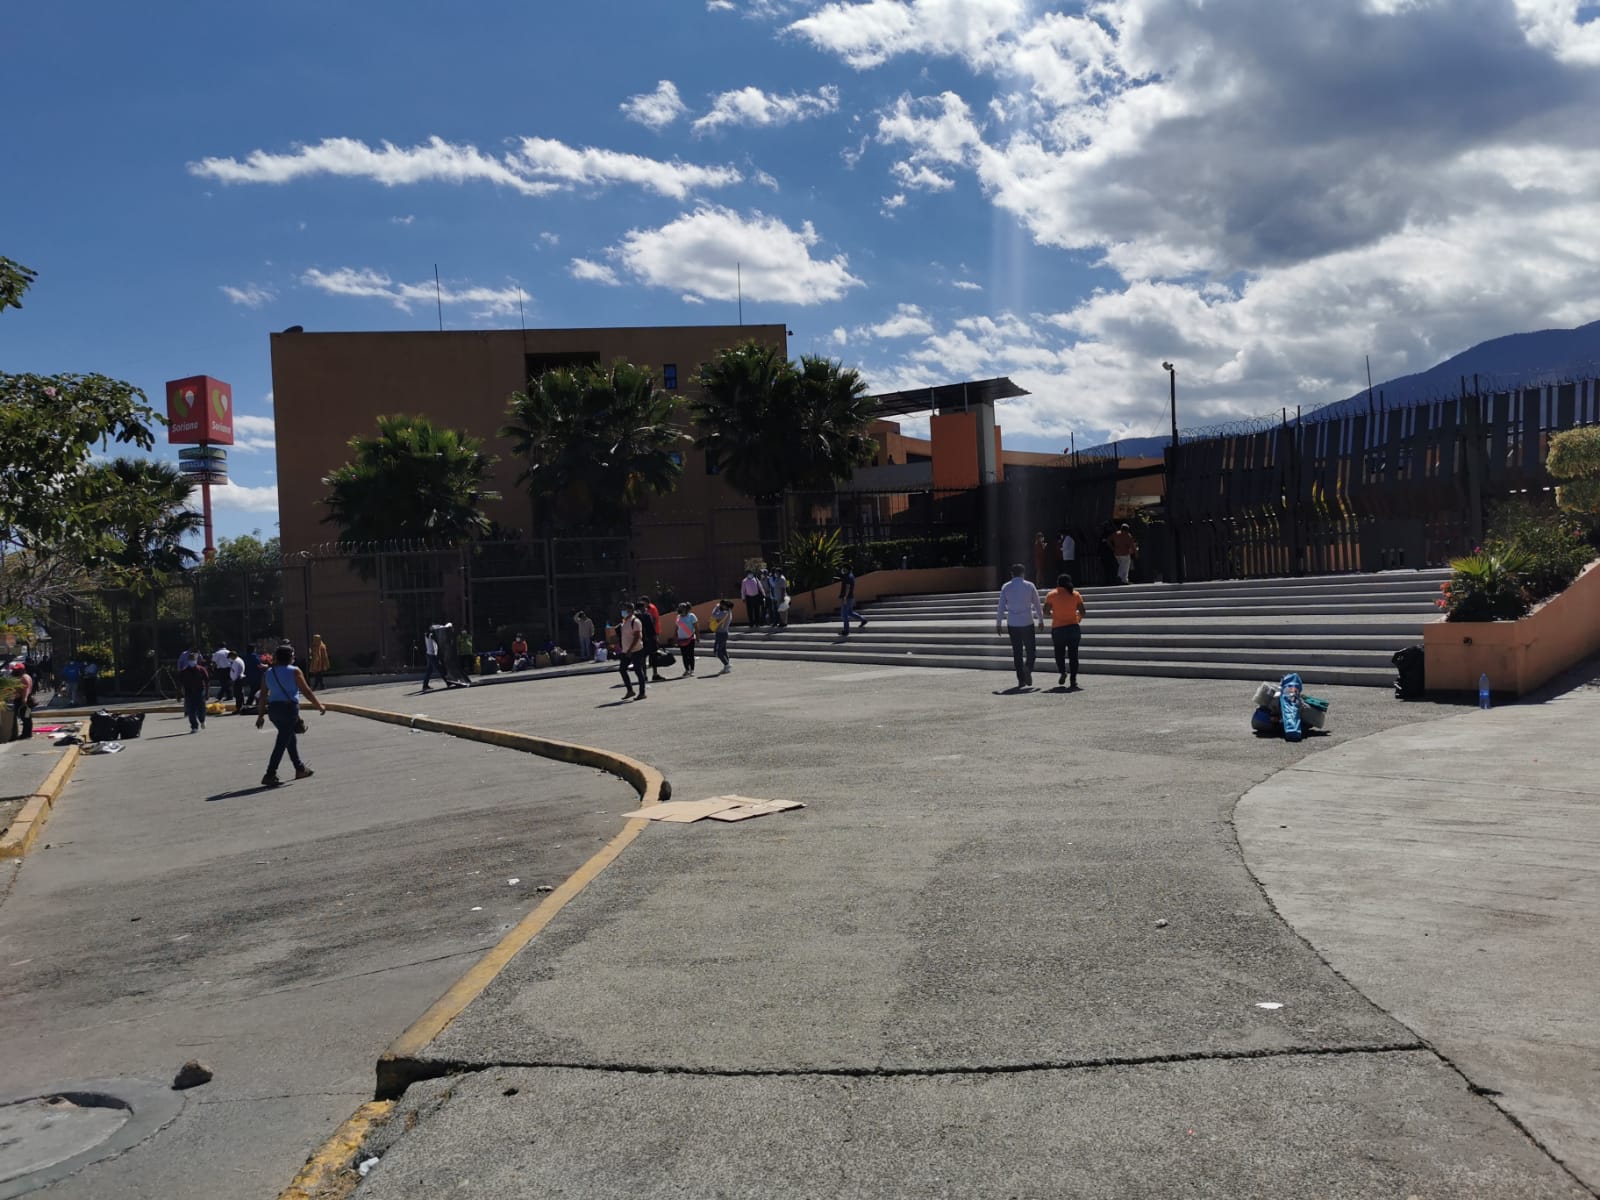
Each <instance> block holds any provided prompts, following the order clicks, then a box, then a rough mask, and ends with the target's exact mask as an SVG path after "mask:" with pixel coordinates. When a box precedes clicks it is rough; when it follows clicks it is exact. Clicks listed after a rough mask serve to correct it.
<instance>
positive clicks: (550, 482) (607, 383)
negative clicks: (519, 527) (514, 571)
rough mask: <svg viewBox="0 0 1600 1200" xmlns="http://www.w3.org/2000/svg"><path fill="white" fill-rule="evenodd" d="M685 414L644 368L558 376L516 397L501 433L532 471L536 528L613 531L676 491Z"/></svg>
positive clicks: (522, 479) (622, 365) (527, 478)
mask: <svg viewBox="0 0 1600 1200" xmlns="http://www.w3.org/2000/svg"><path fill="white" fill-rule="evenodd" d="M677 416H678V405H677V402H676V400H675V399H674V398H673V396H672V394H671V393H670V392H666V391H663V390H662V389H661V388H659V387H657V386H656V383H655V379H654V377H653V376H652V375H651V374H650V372H649V371H648V370H646V369H645V368H643V367H639V366H635V365H634V364H633V363H630V362H623V361H620V360H619V361H617V362H615V363H613V364H612V365H611V366H610V367H600V366H583V367H573V368H557V369H555V370H551V371H546V372H545V373H544V374H542V375H540V376H538V377H537V378H535V379H532V380H530V381H529V384H528V390H527V391H526V392H518V393H516V394H515V395H513V396H512V397H511V400H510V403H509V404H508V406H507V417H508V418H509V419H508V420H507V423H506V425H505V427H504V428H503V429H502V430H501V431H500V434H501V436H502V437H504V438H507V439H509V440H510V442H511V446H512V450H513V451H514V452H515V453H516V455H517V456H518V457H519V458H521V459H523V460H524V461H525V462H526V463H527V466H526V468H525V469H524V470H523V471H522V473H521V474H520V475H519V476H518V477H517V482H518V483H519V484H522V485H524V486H526V487H527V489H528V495H529V498H530V499H531V500H532V502H533V508H534V528H536V529H539V530H541V531H546V532H548V531H549V530H552V529H555V528H557V527H573V526H593V525H596V524H600V525H605V524H608V523H613V522H617V521H619V520H622V519H625V518H626V516H627V514H628V513H629V512H630V511H632V510H633V509H635V508H637V507H638V506H639V505H640V504H643V503H644V502H645V501H646V500H648V499H649V498H650V497H651V496H659V495H664V494H665V493H667V492H670V491H671V490H672V489H673V488H674V487H676V486H677V483H678V478H679V476H680V475H682V473H683V454H682V447H683V446H684V445H685V444H686V443H687V442H688V440H689V436H688V435H687V434H685V433H683V432H681V431H680V430H678V429H676V428H674V425H673V421H674V418H675V417H677Z"/></svg>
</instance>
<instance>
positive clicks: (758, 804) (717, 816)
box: [634, 796, 805, 825]
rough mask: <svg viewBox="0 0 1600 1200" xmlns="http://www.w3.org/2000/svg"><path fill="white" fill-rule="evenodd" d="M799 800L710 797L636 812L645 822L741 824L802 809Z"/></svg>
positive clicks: (679, 801) (673, 801) (656, 806)
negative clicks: (709, 819)
mask: <svg viewBox="0 0 1600 1200" xmlns="http://www.w3.org/2000/svg"><path fill="white" fill-rule="evenodd" d="M804 807H805V805H804V804H801V803H800V802H799V801H798V800H758V799H756V798H754V797H752V796H712V797H711V798H710V799H709V800H669V801H667V802H666V803H665V804H657V805H655V806H654V807H653V808H650V809H647V810H645V811H644V812H640V813H635V814H634V815H635V816H639V817H643V818H645V820H647V821H668V822H671V823H672V824H676V825H687V824H690V823H691V822H694V821H701V820H704V819H705V818H707V817H710V818H711V819H712V820H716V821H744V820H748V819H749V818H751V817H764V816H766V815H767V814H768V813H776V812H785V811H787V810H788V809H791V808H804Z"/></svg>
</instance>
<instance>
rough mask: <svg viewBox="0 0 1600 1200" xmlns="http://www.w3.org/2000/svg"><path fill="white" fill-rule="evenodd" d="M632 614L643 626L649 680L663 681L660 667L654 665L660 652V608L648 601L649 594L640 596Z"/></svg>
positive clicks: (653, 681) (654, 681)
mask: <svg viewBox="0 0 1600 1200" xmlns="http://www.w3.org/2000/svg"><path fill="white" fill-rule="evenodd" d="M634 615H635V616H637V617H638V618H639V624H640V625H642V626H643V627H644V656H645V659H646V661H647V662H648V664H649V666H650V682H651V683H665V682H666V680H665V679H664V678H662V675H661V668H660V667H658V666H656V658H657V656H658V655H660V653H661V610H660V609H659V608H657V607H656V606H655V605H654V604H652V603H651V602H650V597H649V596H640V597H639V604H638V606H637V607H636V608H635V609H634Z"/></svg>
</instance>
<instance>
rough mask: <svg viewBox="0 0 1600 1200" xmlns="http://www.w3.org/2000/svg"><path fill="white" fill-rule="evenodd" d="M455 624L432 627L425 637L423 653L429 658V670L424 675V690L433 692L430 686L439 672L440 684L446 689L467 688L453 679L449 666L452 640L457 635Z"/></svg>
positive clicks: (429, 627)
mask: <svg viewBox="0 0 1600 1200" xmlns="http://www.w3.org/2000/svg"><path fill="white" fill-rule="evenodd" d="M455 628H456V627H455V623H454V622H452V621H446V622H445V623H444V624H443V625H430V626H428V632H427V633H426V634H425V635H423V639H422V652H423V653H424V654H425V655H427V657H428V669H427V670H426V671H424V672H423V675H422V690H423V691H425V692H431V691H432V690H433V689H432V688H431V687H429V686H428V684H429V682H430V681H431V680H432V679H433V676H434V673H435V672H438V675H439V682H440V683H442V684H444V686H445V687H446V688H455V687H466V686H467V685H466V684H464V683H459V682H457V681H456V680H455V679H453V678H452V677H451V674H450V669H449V666H448V663H449V659H450V639H451V637H452V635H453V634H454V633H455Z"/></svg>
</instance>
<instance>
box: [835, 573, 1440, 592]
mask: <svg viewBox="0 0 1600 1200" xmlns="http://www.w3.org/2000/svg"><path fill="white" fill-rule="evenodd" d="M1049 578H1050V579H1053V578H1054V576H1053V575H1052V576H1050V577H1049ZM1449 578H1450V572H1449V571H1448V570H1445V569H1439V570H1431V569H1430V570H1427V571H1392V572H1382V573H1379V574H1359V575H1296V576H1283V577H1276V578H1272V579H1215V580H1207V581H1205V582H1201V583H1181V584H1180V583H1130V584H1125V585H1115V586H1110V587H1106V586H1097V587H1086V588H1084V589H1083V591H1084V595H1086V596H1088V595H1109V594H1112V593H1115V594H1117V595H1129V596H1137V595H1156V596H1170V595H1172V594H1173V593H1175V592H1179V591H1189V592H1193V593H1197V594H1198V593H1201V592H1210V591H1215V592H1243V593H1255V592H1273V591H1282V590H1288V591H1295V590H1302V591H1304V590H1319V591H1334V592H1338V591H1342V590H1354V591H1364V590H1371V591H1386V590H1389V589H1401V590H1404V589H1406V588H1415V589H1417V590H1431V591H1437V590H1438V587H1439V584H1441V583H1443V582H1444V581H1445V580H1447V579H1449ZM1046 582H1048V580H1046ZM826 590H827V589H825V588H824V589H819V591H821V592H826ZM836 590H837V589H836ZM994 594H995V591H994V589H992V588H985V589H981V590H979V591H976V592H927V593H922V594H919V595H917V596H916V597H914V598H915V599H919V600H968V599H971V598H972V597H973V596H993V595H994Z"/></svg>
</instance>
